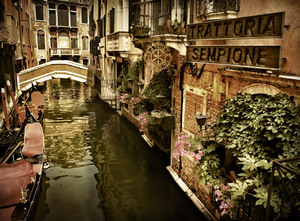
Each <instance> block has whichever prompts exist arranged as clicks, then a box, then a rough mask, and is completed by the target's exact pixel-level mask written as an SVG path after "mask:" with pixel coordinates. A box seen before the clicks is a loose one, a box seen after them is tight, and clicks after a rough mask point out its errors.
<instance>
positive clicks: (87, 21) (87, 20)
mask: <svg viewBox="0 0 300 221" xmlns="http://www.w3.org/2000/svg"><path fill="white" fill-rule="evenodd" d="M83 9H85V10H86V22H83V12H82V11H83ZM80 21H81V24H86V25H87V24H89V16H88V9H87V7H82V8H81V19H80Z"/></svg>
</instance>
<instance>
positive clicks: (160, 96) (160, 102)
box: [154, 94, 166, 110]
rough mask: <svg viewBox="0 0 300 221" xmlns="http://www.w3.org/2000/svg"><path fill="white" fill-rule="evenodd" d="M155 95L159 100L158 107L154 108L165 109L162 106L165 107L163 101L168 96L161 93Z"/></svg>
mask: <svg viewBox="0 0 300 221" xmlns="http://www.w3.org/2000/svg"><path fill="white" fill-rule="evenodd" d="M155 97H156V99H157V102H156V104H157V107H156V108H154V109H156V110H162V109H163V108H162V107H163V101H164V99H165V97H166V96H164V95H161V94H159V95H156V96H155Z"/></svg>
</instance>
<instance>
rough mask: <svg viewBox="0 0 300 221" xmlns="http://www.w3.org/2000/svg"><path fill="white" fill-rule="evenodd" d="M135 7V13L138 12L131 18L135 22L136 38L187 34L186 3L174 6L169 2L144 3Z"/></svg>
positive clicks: (134, 31) (132, 30)
mask: <svg viewBox="0 0 300 221" xmlns="http://www.w3.org/2000/svg"><path fill="white" fill-rule="evenodd" d="M182 2H184V1H182ZM134 7H135V8H134V11H137V12H138V13H136V14H135V15H134V17H132V18H131V19H132V20H133V28H132V29H131V32H132V33H133V36H134V37H137V38H138V37H147V36H149V35H161V34H176V35H183V34H185V32H186V30H185V26H186V12H185V8H184V7H185V4H184V3H183V4H182V5H179V4H175V5H172V4H171V1H169V0H161V1H144V2H138V3H135V4H134ZM149 29H150V31H149Z"/></svg>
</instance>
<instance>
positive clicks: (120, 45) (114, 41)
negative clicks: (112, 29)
mask: <svg viewBox="0 0 300 221" xmlns="http://www.w3.org/2000/svg"><path fill="white" fill-rule="evenodd" d="M130 42H131V41H130V34H129V33H128V32H116V33H113V34H110V35H108V36H107V50H108V51H120V52H129V51H130V49H131V45H130Z"/></svg>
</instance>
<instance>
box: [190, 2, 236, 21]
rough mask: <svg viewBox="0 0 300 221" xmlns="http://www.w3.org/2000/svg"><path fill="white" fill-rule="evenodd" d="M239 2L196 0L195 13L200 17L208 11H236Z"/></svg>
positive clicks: (208, 12)
mask: <svg viewBox="0 0 300 221" xmlns="http://www.w3.org/2000/svg"><path fill="white" fill-rule="evenodd" d="M239 3H240V1H239V0H196V15H197V17H201V16H202V15H206V14H210V13H218V12H223V13H227V12H228V11H236V12H237V11H239Z"/></svg>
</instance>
